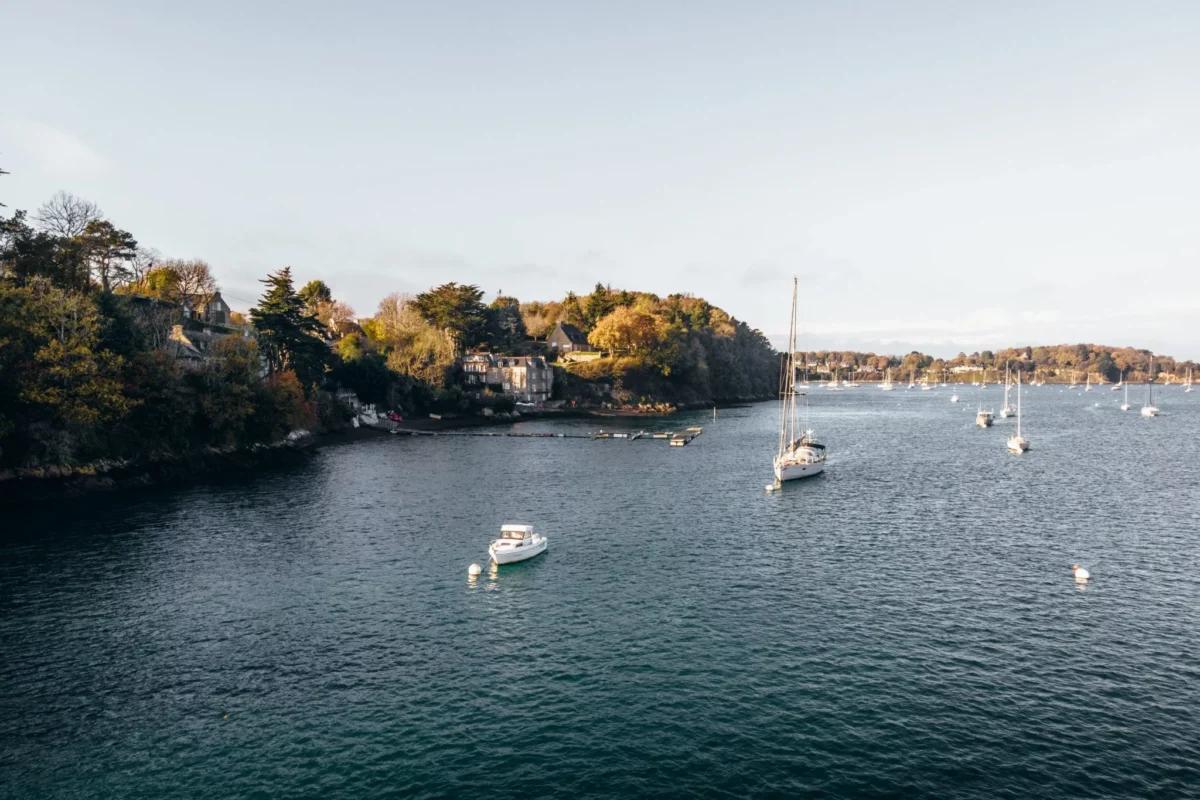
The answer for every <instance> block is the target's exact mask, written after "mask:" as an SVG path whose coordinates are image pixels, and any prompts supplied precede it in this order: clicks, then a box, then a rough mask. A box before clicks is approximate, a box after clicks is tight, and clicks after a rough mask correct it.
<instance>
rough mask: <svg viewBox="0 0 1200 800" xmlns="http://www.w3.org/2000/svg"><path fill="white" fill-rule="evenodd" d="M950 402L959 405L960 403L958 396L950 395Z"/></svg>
mask: <svg viewBox="0 0 1200 800" xmlns="http://www.w3.org/2000/svg"><path fill="white" fill-rule="evenodd" d="M950 402H951V403H957V402H958V395H956V394H952V395H950Z"/></svg>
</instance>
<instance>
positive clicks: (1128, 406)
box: [1121, 378, 1133, 411]
mask: <svg viewBox="0 0 1200 800" xmlns="http://www.w3.org/2000/svg"><path fill="white" fill-rule="evenodd" d="M1122 379H1123V378H1122ZM1131 408H1133V406H1131V405H1129V384H1128V383H1127V384H1125V402H1124V403H1121V410H1122V411H1128V410H1129V409H1131Z"/></svg>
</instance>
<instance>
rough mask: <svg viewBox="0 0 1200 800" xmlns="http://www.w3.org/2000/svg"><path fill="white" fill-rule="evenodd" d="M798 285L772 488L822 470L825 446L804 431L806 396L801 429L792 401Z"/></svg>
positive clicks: (781, 393) (794, 394) (794, 281)
mask: <svg viewBox="0 0 1200 800" xmlns="http://www.w3.org/2000/svg"><path fill="white" fill-rule="evenodd" d="M799 285H800V281H799V280H798V279H797V278H792V322H791V329H790V331H789V333H788V353H787V364H786V365H785V366H784V374H783V381H782V382H781V383H782V385H781V386H780V391H779V449H778V451H777V452H776V453H775V461H774V467H775V484H776V485H779V484H781V483H783V482H784V481H791V480H796V479H797V478H807V477H810V476H812V475H817V474H819V473H820V472H822V471H823V470H824V469H825V445H823V444H819V443H818V442H817V441H816V440H815V439H814V438H813V432H812V431H811V430H809V429H808V428H807V409H808V395H803V396H804V407H805V411H806V413H805V417H806V419H805V423H806V425H805V427H803V428H802V427H801V425H800V420H799V418H798V417H797V410H796V398H797V397H798V396H800V395H799V393H798V392H797V391H796V320H797V314H798V309H797V306H796V300H797V294H798V291H799Z"/></svg>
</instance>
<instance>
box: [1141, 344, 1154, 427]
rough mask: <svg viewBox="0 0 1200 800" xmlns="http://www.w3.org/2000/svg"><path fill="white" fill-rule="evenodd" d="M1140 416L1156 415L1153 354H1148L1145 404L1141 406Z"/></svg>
mask: <svg viewBox="0 0 1200 800" xmlns="http://www.w3.org/2000/svg"><path fill="white" fill-rule="evenodd" d="M1142 416H1143V417H1157V416H1158V406H1156V405H1154V356H1150V376H1149V378H1148V379H1147V380H1146V404H1145V405H1143V406H1142Z"/></svg>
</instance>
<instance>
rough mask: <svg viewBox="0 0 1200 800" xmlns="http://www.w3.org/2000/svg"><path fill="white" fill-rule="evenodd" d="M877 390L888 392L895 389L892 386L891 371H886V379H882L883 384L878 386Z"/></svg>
mask: <svg viewBox="0 0 1200 800" xmlns="http://www.w3.org/2000/svg"><path fill="white" fill-rule="evenodd" d="M879 388H880V390H882V391H885V392H890V391H892V389H894V388H895V387H894V386H892V371H891V370H890V369H889V370H888V371H887V377H886V378H884V379H883V383H881V384H879Z"/></svg>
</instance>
